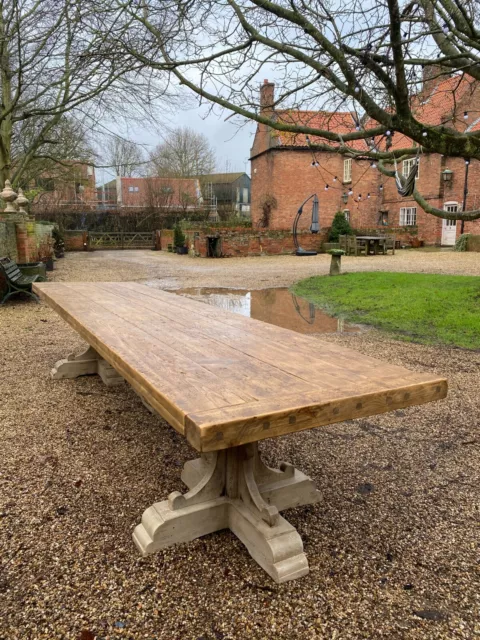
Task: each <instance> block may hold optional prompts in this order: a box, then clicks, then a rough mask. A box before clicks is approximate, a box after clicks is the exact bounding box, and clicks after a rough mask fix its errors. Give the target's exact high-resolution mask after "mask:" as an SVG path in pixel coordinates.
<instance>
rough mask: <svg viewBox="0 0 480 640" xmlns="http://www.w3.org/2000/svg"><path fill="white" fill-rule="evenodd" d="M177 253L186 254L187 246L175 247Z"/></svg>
mask: <svg viewBox="0 0 480 640" xmlns="http://www.w3.org/2000/svg"><path fill="white" fill-rule="evenodd" d="M177 253H178V254H179V255H181V256H185V255H187V254H188V247H177Z"/></svg>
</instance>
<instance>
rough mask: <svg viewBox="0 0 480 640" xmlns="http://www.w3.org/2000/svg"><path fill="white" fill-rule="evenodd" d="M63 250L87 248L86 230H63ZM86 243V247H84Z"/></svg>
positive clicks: (82, 249) (83, 249)
mask: <svg viewBox="0 0 480 640" xmlns="http://www.w3.org/2000/svg"><path fill="white" fill-rule="evenodd" d="M64 236H65V251H85V249H86V248H88V233H87V232H86V231H65V232H64ZM85 243H87V247H85Z"/></svg>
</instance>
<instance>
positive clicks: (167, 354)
mask: <svg viewBox="0 0 480 640" xmlns="http://www.w3.org/2000/svg"><path fill="white" fill-rule="evenodd" d="M34 286H35V290H36V291H37V292H38V294H39V295H40V296H42V297H43V298H44V299H45V300H46V301H47V302H48V303H49V304H50V306H52V308H54V309H55V310H56V311H57V312H58V313H59V315H61V316H62V318H64V319H65V320H67V322H68V323H69V324H70V325H71V326H72V327H73V328H74V329H75V330H76V331H77V332H78V333H79V334H80V335H81V336H82V337H83V338H84V339H85V340H86V342H88V343H89V344H90V345H91V346H92V347H93V348H94V349H95V350H96V351H97V352H98V353H99V354H100V355H101V356H102V357H103V358H104V359H105V360H107V362H109V363H110V364H111V365H112V366H113V367H114V368H115V369H116V370H117V371H118V372H119V373H120V375H122V376H123V377H124V378H125V379H126V380H127V381H128V382H129V383H130V384H132V386H133V387H134V388H135V389H136V390H138V391H139V392H140V393H141V394H142V395H143V396H144V397H145V398H146V399H147V401H148V402H149V403H150V404H151V405H152V406H153V407H154V408H155V409H156V410H159V413H161V415H164V412H168V414H169V415H168V416H166V415H165V416H164V417H165V418H166V419H168V417H170V416H173V417H174V419H175V420H176V422H177V424H176V425H174V426H176V428H178V426H179V425H182V429H181V430H182V431H183V421H184V416H185V414H186V412H187V411H189V410H194V409H196V410H198V408H199V407H202V406H203V407H204V408H205V409H206V408H208V407H210V408H214V407H215V406H216V407H220V406H224V405H232V404H236V403H242V402H245V401H251V400H253V397H251V396H248V395H243V396H242V395H240V394H239V393H236V392H232V391H231V389H230V388H229V387H228V385H226V384H225V382H224V381H223V380H222V379H221V378H220V377H218V376H214V375H213V374H211V373H210V372H209V371H206V370H205V369H204V368H203V367H201V366H197V365H195V364H194V363H193V362H192V361H191V360H189V359H188V357H186V356H185V355H180V354H178V353H177V352H175V351H174V350H173V349H170V348H169V347H167V346H166V345H164V344H161V343H159V342H158V341H156V340H155V339H154V338H152V337H151V336H150V335H149V334H147V333H145V332H144V331H142V330H140V329H138V328H137V327H135V326H133V325H130V324H129V323H126V322H125V321H122V320H121V319H120V318H118V317H117V316H115V315H114V314H112V313H109V312H108V311H106V310H105V309H104V308H101V307H99V306H98V305H95V304H94V303H93V302H92V300H91V298H89V297H88V296H85V295H83V294H82V293H81V292H80V290H79V288H78V287H77V288H75V287H73V286H72V285H67V284H60V283H48V284H46V283H37V284H35V285H34ZM160 409H161V410H160ZM177 430H180V429H177Z"/></svg>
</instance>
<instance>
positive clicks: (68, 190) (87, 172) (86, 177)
mask: <svg viewBox="0 0 480 640" xmlns="http://www.w3.org/2000/svg"><path fill="white" fill-rule="evenodd" d="M32 186H34V188H39V189H41V190H42V191H41V193H40V194H39V195H38V196H36V198H35V199H34V201H33V202H32V212H34V213H40V212H42V211H45V210H46V211H50V210H51V209H52V207H82V208H90V209H95V207H96V202H97V192H96V186H95V167H94V166H93V165H90V164H86V163H83V162H78V163H73V162H72V164H71V166H70V167H60V166H59V167H58V171H57V173H56V174H55V175H51V174H47V175H43V176H40V177H38V178H37V179H36V181H35V185H32Z"/></svg>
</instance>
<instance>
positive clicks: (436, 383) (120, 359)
mask: <svg viewBox="0 0 480 640" xmlns="http://www.w3.org/2000/svg"><path fill="white" fill-rule="evenodd" d="M34 291H35V292H36V293H37V294H38V295H40V296H41V297H42V298H43V299H44V300H45V301H46V302H47V303H48V304H49V305H50V306H51V307H52V308H53V309H54V310H55V311H57V312H58V313H59V314H60V316H61V317H62V318H64V319H65V320H66V321H67V322H68V323H69V324H70V325H71V326H72V327H73V328H74V329H75V330H76V331H77V332H78V333H79V334H80V335H81V336H82V337H83V338H84V340H85V341H86V342H88V343H89V344H90V345H91V346H92V347H93V348H94V349H95V350H96V351H97V352H98V353H99V354H100V356H101V357H102V358H104V359H105V360H107V361H108V362H109V363H110V364H111V365H112V366H113V367H114V368H115V369H116V370H117V371H118V372H119V373H120V375H122V376H123V377H124V378H125V379H126V380H127V381H128V382H129V383H130V384H131V385H132V386H133V388H134V389H135V390H136V391H137V392H138V393H140V394H141V395H142V396H143V397H144V398H145V400H146V401H147V402H148V403H149V404H150V405H152V406H153V408H154V409H155V410H156V411H157V412H158V413H159V414H160V415H162V416H163V417H164V418H165V419H166V420H167V421H168V422H169V423H170V424H171V425H172V426H173V427H174V428H175V429H176V430H177V431H179V432H180V433H183V434H184V435H185V437H186V438H187V440H188V441H189V442H190V444H191V445H192V446H193V447H195V448H196V449H197V450H198V451H213V450H218V449H225V448H228V447H232V446H237V445H240V444H245V443H247V442H255V441H257V440H262V439H265V438H270V437H276V436H280V435H283V434H286V433H292V432H296V431H300V430H302V429H309V428H312V427H318V426H322V425H327V424H331V423H334V422H339V421H343V420H348V419H351V418H360V417H365V416H368V415H373V414H378V413H383V412H386V411H391V410H394V409H399V408H402V407H406V406H410V405H415V404H422V403H424V402H430V401H432V400H437V399H440V398H443V397H445V396H446V394H447V382H446V380H445V379H444V378H441V377H439V376H436V375H433V374H424V373H413V372H411V371H409V370H407V369H404V368H403V367H399V366H396V365H393V364H389V363H388V362H382V361H381V360H377V359H375V358H372V357H370V356H366V355H363V354H360V353H358V352H356V351H353V350H351V349H347V348H345V347H342V346H339V345H336V344H332V343H329V342H327V341H322V340H319V339H318V338H315V337H311V336H304V335H301V334H298V333H295V332H294V331H290V330H288V329H282V328H281V327H276V326H274V325H270V324H267V323H264V322H261V321H259V320H253V319H251V318H246V317H244V316H241V315H238V314H234V313H232V312H230V311H224V310H221V309H218V308H214V307H212V306H210V305H207V304H205V303H203V302H198V301H195V300H191V299H189V298H185V297H183V296H178V295H176V294H172V293H166V292H164V291H161V290H158V289H154V288H152V287H147V286H144V285H140V284H136V283H133V282H122V283H119V282H103V283H102V282H92V283H79V282H75V283H35V284H34ZM59 355H60V354H59ZM61 355H62V356H64V355H65V354H61Z"/></svg>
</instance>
